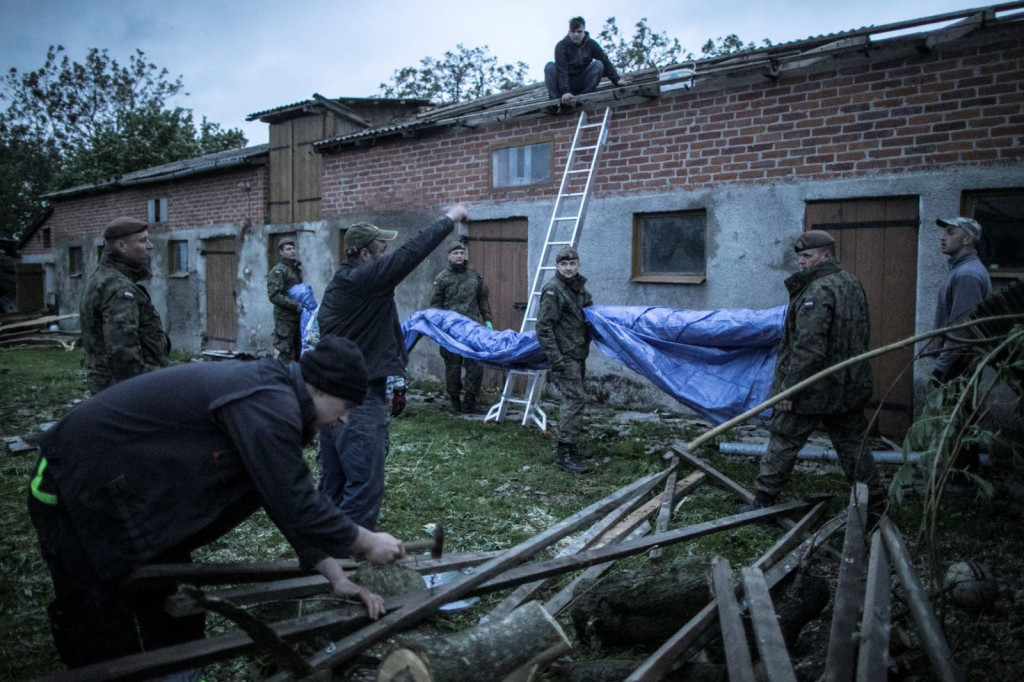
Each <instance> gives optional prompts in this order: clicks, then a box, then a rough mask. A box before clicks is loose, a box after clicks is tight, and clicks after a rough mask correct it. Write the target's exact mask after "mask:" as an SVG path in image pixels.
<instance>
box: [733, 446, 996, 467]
mask: <svg viewBox="0 0 1024 682" xmlns="http://www.w3.org/2000/svg"><path fill="white" fill-rule="evenodd" d="M767 450H768V444H767V443H719V444H718V451H719V452H721V453H722V454H723V455H747V456H750V457H762V456H764V453H765V452H767ZM871 456H872V457H874V458H875V461H876V462H878V463H879V464H903V463H904V461H909V462H910V463H911V464H916V463H917V462H919V461H921V453H920V452H909V453H907V458H906V460H904V458H903V452H902V451H901V450H872V451H871ZM797 459H817V460H824V461H826V462H835V461H837V460H838V459H839V457H838V455H836V451H835V450H834V449H832V448H827V447H822V446H820V445H805V446H804V447H802V448H801V449H800V452H799V453H797ZM981 465H982V466H985V467H987V466H991V460H990V459H989V456H988V455H987V454H982V455H981Z"/></svg>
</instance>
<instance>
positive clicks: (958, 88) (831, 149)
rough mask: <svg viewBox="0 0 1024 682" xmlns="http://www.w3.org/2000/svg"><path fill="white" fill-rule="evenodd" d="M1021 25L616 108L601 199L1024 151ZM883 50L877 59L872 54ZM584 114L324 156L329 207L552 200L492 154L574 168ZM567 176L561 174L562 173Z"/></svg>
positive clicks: (1016, 159) (987, 158)
mask: <svg viewBox="0 0 1024 682" xmlns="http://www.w3.org/2000/svg"><path fill="white" fill-rule="evenodd" d="M1019 34H1020V29H1019V28H1018V29H1015V30H1014V29H1013V28H1012V27H1010V28H1006V29H1001V30H1000V31H997V32H994V33H992V34H987V35H985V34H982V35H981V36H979V37H975V38H972V39H964V40H960V41H959V42H954V43H949V44H947V45H944V46H943V47H942V48H941V52H933V53H930V54H928V55H924V56H915V57H909V58H900V59H896V60H890V61H887V62H884V63H874V64H873V63H872V59H871V56H868V57H860V58H857V57H846V58H845V61H846V62H848V65H844V66H841V67H837V68H835V69H833V70H831V71H822V72H818V73H813V74H804V75H787V74H784V75H783V76H782V78H781V79H779V80H778V81H772V80H769V79H767V78H760V77H758V78H755V79H748V80H751V82H747V83H744V84H737V85H736V86H734V87H732V88H728V87H727V88H725V89H718V90H716V91H714V92H708V93H704V94H702V93H701V91H700V88H699V86H698V89H697V90H695V91H690V92H687V91H683V92H681V93H680V94H675V93H671V94H667V95H665V96H663V97H661V98H660V99H656V100H652V101H651V102H650V103H646V104H637V105H630V106H623V107H620V108H617V109H616V110H615V111H614V112H613V121H612V128H611V131H610V134H609V139H608V144H607V146H606V150H605V151H604V160H603V162H602V165H601V170H600V172H599V173H598V175H597V177H596V179H595V185H594V190H593V191H594V193H595V194H596V195H597V196H601V195H606V196H607V195H611V194H616V193H619V194H626V193H635V192H654V191H663V190H667V189H671V188H673V187H676V188H685V189H699V188H701V187H703V186H720V185H723V184H729V183H774V182H785V181H792V180H796V179H801V180H827V179H839V178H844V177H845V178H850V177H857V176H863V175H871V174H882V173H900V172H906V171H915V170H925V169H935V168H940V167H943V168H944V167H951V166H957V165H968V164H972V165H977V164H1003V165H1009V164H1017V163H1021V161H1022V160H1024V139H1022V138H1024V38H1022V37H1021V36H1020V35H1019ZM875 57H876V59H877V55H876V56H875ZM574 123H575V118H574V117H560V118H556V117H546V118H541V119H534V120H531V121H524V122H521V123H509V124H506V125H493V126H489V127H483V128H480V129H477V130H470V129H467V128H463V129H449V130H446V131H441V132H428V133H426V134H425V136H424V138H422V139H419V140H386V141H382V142H378V144H377V145H376V146H374V147H371V148H368V149H365V148H355V149H353V148H345V149H343V150H342V151H341V152H340V153H329V154H325V157H324V176H323V185H322V196H323V203H322V209H323V214H322V215H323V216H324V217H325V218H326V217H330V216H333V215H339V214H345V213H351V212H355V213H359V212H365V211H366V210H370V211H374V210H381V209H382V208H387V209H402V208H407V207H425V206H430V207H437V208H440V207H442V206H444V205H446V204H448V203H450V202H452V201H456V200H459V201H467V202H474V201H498V202H501V201H502V200H503V199H508V200H512V199H516V200H521V199H523V198H527V197H529V198H534V199H545V198H553V197H554V196H555V194H556V193H557V185H556V184H555V183H554V182H553V183H552V184H550V185H546V186H541V187H537V186H534V187H530V188H526V189H513V190H492V189H491V188H490V177H489V173H490V162H489V156H490V150H491V149H493V148H495V147H499V146H511V145H518V144H523V140H527V139H531V141H533V140H532V138H539V139H550V140H552V141H553V142H554V144H555V147H554V149H555V151H554V158H553V162H552V169H553V170H554V169H559V168H561V167H563V166H564V163H565V154H566V152H567V151H568V146H569V144H570V143H571V137H572V133H573V127H574ZM555 174H556V175H557V172H556V173H555Z"/></svg>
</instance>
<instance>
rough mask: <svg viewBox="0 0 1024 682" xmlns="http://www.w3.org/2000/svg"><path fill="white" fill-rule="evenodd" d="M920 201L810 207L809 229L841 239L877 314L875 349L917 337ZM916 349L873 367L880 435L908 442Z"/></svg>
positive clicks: (844, 257) (843, 253)
mask: <svg viewBox="0 0 1024 682" xmlns="http://www.w3.org/2000/svg"><path fill="white" fill-rule="evenodd" d="M919 224H920V217H919V215H918V200H917V197H898V198H880V199H848V200H842V201H822V202H813V203H809V204H808V205H807V211H806V214H805V218H804V228H805V229H807V230H826V231H827V232H829V233H831V234H832V236H834V237H835V238H836V248H837V255H838V256H839V261H840V262H841V263H842V265H843V267H844V268H845V269H847V270H849V271H850V272H852V273H853V274H855V275H856V276H857V277H858V278H859V279H860V281H861V283H863V285H864V290H865V292H866V293H867V297H868V306H869V307H870V309H871V348H880V347H882V346H885V345H888V344H891V343H895V342H897V341H901V340H903V339H905V338H908V337H910V336H913V335H914V331H915V328H914V317H915V314H916V311H917V296H916V292H917V228H918V225H919ZM913 362H914V349H913V348H912V347H907V348H904V349H901V350H898V351H893V352H891V353H887V354H885V355H882V356H880V357H877V358H875V359H874V360H872V361H871V369H872V372H873V374H874V381H875V392H874V395H873V396H872V399H871V403H869V405H868V407H869V408H870V411H871V412H874V410H876V409H877V408H878V406H879V405H880V404H881V405H882V409H881V411H880V412H879V415H878V431H879V433H881V434H883V435H886V436H892V437H898V438H902V436H903V434H905V433H906V430H907V428H908V427H909V426H910V423H911V421H912V420H913V414H914V404H913V402H914V371H913Z"/></svg>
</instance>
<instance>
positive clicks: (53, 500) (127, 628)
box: [28, 336, 405, 667]
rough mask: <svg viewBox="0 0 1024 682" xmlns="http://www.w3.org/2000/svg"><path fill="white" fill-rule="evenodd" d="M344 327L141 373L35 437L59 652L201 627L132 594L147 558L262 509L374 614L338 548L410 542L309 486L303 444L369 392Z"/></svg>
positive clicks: (373, 554)
mask: <svg viewBox="0 0 1024 682" xmlns="http://www.w3.org/2000/svg"><path fill="white" fill-rule="evenodd" d="M366 385H367V379H366V367H365V365H364V363H363V358H362V356H361V355H360V353H359V349H358V348H356V346H355V344H354V343H352V342H351V341H349V340H347V339H342V338H339V337H336V336H325V337H324V338H323V340H322V341H320V343H319V344H318V345H317V346H316V348H314V349H312V350H310V351H308V352H307V353H306V354H305V355H303V356H302V358H301V359H300V360H299V361H298V362H294V363H288V364H284V363H281V362H278V361H277V360H273V359H270V358H265V359H262V360H257V361H254V362H242V361H227V362H214V363H189V364H184V365H178V366H176V367H171V368H168V369H166V370H163V371H160V372H151V373H147V374H143V375H140V376H137V377H134V378H132V379H129V380H127V381H123V382H120V383H118V384H116V385H114V386H111V387H109V388H107V389H106V390H104V391H102V392H101V393H99V394H97V395H95V396H93V397H92V398H90V399H89V400H86V401H85V402H83V403H81V404H80V405H78V406H77V407H75V408H74V409H73V410H71V412H69V413H68V414H67V415H66V416H65V417H64V418H63V419H61V420H60V421H59V422H58V423H57V424H56V425H55V426H53V427H52V428H50V429H48V430H47V431H45V432H44V433H43V435H42V436H41V438H40V448H39V449H40V459H39V463H38V465H37V468H36V473H35V476H34V477H33V479H32V480H31V482H30V485H29V499H28V507H29V515H30V516H31V518H32V523H33V525H34V526H35V528H36V532H37V534H38V536H39V546H40V550H41V552H42V555H43V558H44V559H45V561H46V563H47V566H48V567H49V569H50V575H51V578H52V580H53V586H54V596H55V598H54V601H53V602H52V603H51V604H50V606H49V608H48V609H47V613H48V615H49V618H50V626H51V629H52V631H53V638H54V642H55V644H56V645H57V651H58V652H59V654H60V656H61V658H62V660H63V661H64V662H65V664H66V665H68V666H69V667H77V666H82V665H86V664H89V663H94V662H97V661H104V660H107V659H110V658H116V657H120V656H126V655H129V654H133V653H137V652H139V651H142V650H146V651H148V650H152V649H156V648H160V647H164V646H169V645H172V644H178V643H182V642H186V641H190V640H194V639H199V638H202V637H203V632H204V617H203V616H202V615H199V616H190V617H185V618H174V617H171V616H169V615H167V614H166V613H164V610H163V603H164V599H165V598H166V597H167V596H168V594H169V592H170V591H173V588H170V590H167V591H161V590H147V591H145V592H125V591H123V590H122V589H121V584H122V582H123V581H124V579H125V578H126V577H128V576H129V575H130V574H131V573H132V572H133V571H134V570H136V569H137V568H139V567H140V566H143V565H146V564H154V563H188V562H189V561H190V560H191V557H190V555H191V552H192V550H194V549H196V548H198V547H201V546H203V545H206V544H208V543H210V542H212V541H214V540H216V539H217V538H219V537H220V536H222V535H224V534H225V533H227V532H228V531H229V530H231V529H232V528H234V527H235V526H237V525H238V524H240V523H241V522H242V521H244V520H245V519H246V518H248V517H249V516H250V515H251V514H253V513H254V512H255V511H256V510H257V509H260V508H261V507H262V508H263V509H264V510H266V513H267V516H268V517H269V518H270V520H271V521H272V522H273V523H274V524H275V525H276V526H277V527H278V528H280V529H281V532H282V533H283V534H284V537H285V538H286V539H287V540H288V542H289V543H290V544H291V545H292V547H293V548H294V549H295V552H296V554H297V555H298V558H299V562H300V564H301V565H302V566H303V567H305V568H313V569H316V570H317V571H319V572H320V573H321V574H323V575H324V576H325V577H326V578H327V579H328V581H329V582H330V583H331V586H332V587H333V589H334V593H335V594H337V595H339V596H349V597H355V598H356V599H359V600H360V601H362V603H363V605H364V606H365V607H366V609H367V612H368V614H369V616H370V617H371V618H377V617H379V616H380V615H381V614H382V613H383V609H384V602H383V599H381V597H380V596H378V595H376V594H374V593H373V592H371V591H370V590H368V589H366V588H364V587H360V586H359V585H356V584H355V583H353V582H351V581H350V580H349V579H348V578H347V577H346V575H345V571H344V570H343V569H342V566H341V564H340V562H339V558H341V557H345V556H347V555H350V554H359V555H362V556H365V557H366V558H367V559H369V560H370V561H373V562H376V563H385V562H390V561H393V560H395V559H398V558H401V557H402V556H404V554H405V548H404V546H403V545H402V543H401V541H399V540H397V539H395V538H394V537H392V536H391V535H389V534H387V533H375V532H371V531H370V530H369V529H366V528H361V527H359V526H358V525H357V524H356V523H354V522H353V521H352V520H351V519H349V518H347V517H346V516H345V515H344V514H342V513H341V512H340V511H339V510H338V509H337V507H335V505H334V504H333V503H332V502H331V501H330V500H329V499H327V498H326V497H324V496H323V495H322V494H320V493H319V492H318V491H317V490H316V487H315V486H314V484H313V480H312V476H311V475H310V472H309V468H308V466H307V465H306V462H305V460H304V458H303V454H302V449H303V447H304V446H305V445H306V444H308V443H309V442H310V441H311V440H312V437H313V435H314V434H315V433H316V431H317V430H318V429H325V428H329V427H331V426H333V425H335V424H338V423H341V422H344V421H345V419H347V416H348V413H349V411H350V410H352V409H353V407H355V406H357V405H359V403H361V402H362V400H363V398H364V396H365V395H366Z"/></svg>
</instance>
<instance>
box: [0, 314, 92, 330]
mask: <svg viewBox="0 0 1024 682" xmlns="http://www.w3.org/2000/svg"><path fill="white" fill-rule="evenodd" d="M74 317H78V313H71V314H68V315H48V316H46V317H36V318H33V319H31V320H22V321H20V322H11V323H10V324H0V334H4V333H6V332H9V331H11V330H12V329H26V328H31V327H38V326H40V325H47V326H49V325H51V324H53V323H54V322H60V321H61V320H70V319H71V318H74Z"/></svg>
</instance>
